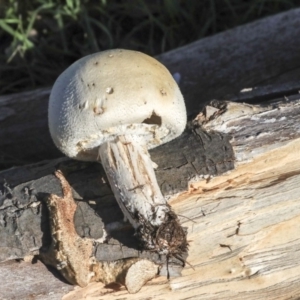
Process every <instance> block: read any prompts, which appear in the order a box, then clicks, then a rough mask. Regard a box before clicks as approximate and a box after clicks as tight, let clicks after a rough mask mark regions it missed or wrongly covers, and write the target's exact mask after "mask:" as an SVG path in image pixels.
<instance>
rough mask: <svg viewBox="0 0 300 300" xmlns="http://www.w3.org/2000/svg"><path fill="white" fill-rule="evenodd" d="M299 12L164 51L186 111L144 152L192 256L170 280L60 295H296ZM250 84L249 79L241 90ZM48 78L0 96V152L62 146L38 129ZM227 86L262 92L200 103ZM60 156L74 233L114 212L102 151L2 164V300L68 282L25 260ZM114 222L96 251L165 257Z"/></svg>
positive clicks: (40, 152) (42, 232) (106, 255)
mask: <svg viewBox="0 0 300 300" xmlns="http://www.w3.org/2000/svg"><path fill="white" fill-rule="evenodd" d="M299 15H300V10H299V9H298V10H294V11H290V12H287V13H284V14H280V15H278V16H274V17H271V18H267V19H264V20H261V21H258V22H255V23H253V24H249V25H246V26H243V27H239V28H236V29H234V30H230V31H228V32H225V33H222V34H219V35H217V36H215V37H212V38H207V39H203V40H202V41H199V42H196V43H194V44H191V45H189V46H186V47H183V48H181V49H178V50H174V51H171V52H169V53H166V54H163V55H162V56H160V59H161V61H162V62H163V63H165V64H166V65H167V67H168V68H170V70H171V72H172V73H175V72H179V73H180V74H181V88H182V90H183V93H184V95H185V98H186V100H187V106H188V111H189V113H190V114H192V113H193V114H194V116H195V117H196V118H195V120H194V121H193V122H190V123H189V125H188V127H187V129H186V131H185V132H184V134H183V135H182V136H181V137H180V138H178V139H176V140H174V141H172V142H170V143H168V144H166V145H164V146H161V147H159V148H157V149H154V150H153V151H151V153H150V155H151V158H152V160H153V161H154V162H155V163H157V164H158V166H159V168H158V169H157V170H156V176H157V179H158V183H159V185H160V187H161V190H162V193H163V195H164V196H165V197H167V198H169V199H170V201H169V203H170V205H171V206H172V208H173V209H174V210H175V211H176V213H178V214H179V215H180V216H181V222H182V224H183V226H186V227H187V230H188V240H189V241H190V251H189V257H188V259H187V260H188V262H189V263H190V264H191V265H193V267H194V269H192V268H191V267H190V266H186V267H185V268H184V269H183V272H182V274H183V276H182V277H178V278H172V279H171V280H170V281H167V280H166V279H165V278H164V277H158V278H156V279H154V280H152V281H151V282H150V283H149V284H148V285H146V286H145V287H144V288H142V290H141V291H140V292H139V293H138V294H136V295H129V294H128V292H127V291H126V290H125V289H124V287H121V286H119V285H110V286H105V287H104V286H103V284H101V283H92V284H90V285H88V286H87V287H86V288H83V289H76V290H75V291H74V292H72V293H71V294H69V295H67V296H65V298H64V299H67V300H68V299H72V300H73V299H85V297H86V299H99V297H101V296H104V295H105V297H106V298H105V299H119V298H122V299H142V298H149V296H150V297H152V299H170V298H172V299H186V298H197V297H198V298H199V297H201V299H223V298H224V299H228V298H231V299H241V298H243V299H297V298H298V297H300V288H299V274H300V265H299V262H300V255H299V253H300V251H299V250H300V240H299V238H298V232H299V229H300V228H299V224H300V219H299V216H300V198H299V195H300V155H299V154H300V150H299V149H300V127H299V125H298V124H299V123H300V120H299V119H300V99H299V95H298V90H299V88H300V86H299V85H298V82H296V79H297V78H299V77H297V74H298V73H299V62H300V59H299V51H298V49H299V46H300V45H299V43H300V42H299V38H298V28H299V22H300V21H299V20H300V18H299ZM290 41H293V43H291V42H290ZM287 45H288V46H287ZM220 49H222V51H221V50H220ZM191 66H192V67H191ZM295 78H296V79H295ZM246 87H251V88H252V89H250V90H249V91H243V92H242V93H238V91H240V90H241V89H243V88H246ZM49 91H50V90H49V89H48V90H39V91H35V92H30V93H25V94H22V95H11V96H6V97H1V98H0V106H1V114H0V128H1V130H0V148H1V155H2V157H3V159H6V160H7V159H8V158H12V159H14V160H15V159H16V158H17V159H18V160H19V162H24V160H27V161H28V160H29V161H30V160H32V161H37V160H41V159H45V158H54V157H57V156H58V155H60V154H59V153H58V152H57V150H56V149H55V148H54V146H53V144H52V142H51V141H50V137H49V134H48V130H47V120H46V109H47V99H48V95H49ZM295 91H296V93H294V94H293V92H295ZM226 94H233V95H232V97H231V99H234V100H236V101H241V100H243V101H244V100H247V101H249V102H251V103H260V102H261V103H262V104H260V105H258V106H251V105H248V104H238V103H232V102H225V103H224V102H218V101H214V102H212V103H210V104H209V105H208V106H206V108H205V109H204V111H203V113H200V114H198V115H197V116H196V114H195V112H198V111H199V110H198V108H199V107H200V106H202V105H203V103H204V102H205V101H207V100H210V99H212V98H223V99H224V98H225V99H226V97H227V96H226ZM278 95H280V96H282V97H281V98H280V99H277V100H275V101H272V102H268V103H264V101H265V100H270V99H274V96H276V97H277V96H278ZM283 96H286V97H283ZM276 97H275V98H276ZM21 98H22V100H20V99H21ZM20 128H21V129H20ZM20 145H22V146H20ZM56 169H61V170H62V171H63V173H64V174H65V175H66V178H67V180H68V182H69V183H70V185H71V187H72V191H73V197H74V199H75V200H76V202H77V205H78V206H77V210H76V212H75V217H74V222H75V227H76V231H77V233H78V234H79V235H80V236H81V237H89V238H94V239H101V238H103V231H102V229H103V227H104V226H105V225H106V224H108V223H111V222H114V221H120V220H121V219H122V213H121V211H120V209H119V208H118V206H117V204H116V202H115V200H114V198H113V196H112V193H111V190H110V187H109V185H108V183H107V179H106V176H105V174H104V171H103V169H102V167H101V165H100V164H90V163H82V162H75V161H71V160H69V159H66V158H61V159H55V160H52V161H44V162H39V163H37V164H32V165H26V166H23V167H17V168H12V169H9V170H6V171H2V172H1V173H0V183H1V184H2V187H0V191H1V194H0V246H1V248H0V249H1V250H0V261H1V262H2V263H1V264H0V282H2V283H4V284H2V287H3V288H1V289H0V299H32V298H34V299H61V297H62V295H63V294H65V293H66V292H67V291H69V290H70V289H71V287H70V286H69V285H68V284H66V283H64V282H62V281H61V278H60V279H57V278H56V277H55V276H58V275H57V273H55V272H54V274H56V275H55V276H54V275H52V274H49V273H48V272H46V269H45V267H44V266H43V265H42V264H41V263H40V262H37V263H36V264H33V265H31V264H30V263H29V262H28V261H32V260H35V259H34V255H37V254H39V253H40V252H41V251H45V250H46V249H47V248H48V246H49V245H50V241H51V236H50V231H49V215H48V211H47V209H46V206H45V202H44V199H45V198H46V197H48V196H49V195H50V194H56V195H58V196H61V195H62V193H61V186H60V183H59V182H58V180H57V178H56V177H55V176H54V175H53V173H54V171H55V170H56ZM116 224H118V223H116ZM121 228H123V229H125V230H124V231H118V230H117V231H113V233H112V239H111V240H110V241H109V243H108V244H101V243H97V244H96V247H95V256H96V258H97V259H98V260H99V261H113V260H116V259H124V258H128V257H139V258H147V259H150V260H152V261H154V262H155V263H163V262H164V261H165V260H164V258H162V257H158V256H157V255H156V256H155V255H153V254H152V253H148V252H141V251H140V249H139V248H138V245H137V243H136V240H135V238H134V237H133V235H132V233H133V231H132V229H130V227H129V228H127V229H126V228H124V226H123V227H122V226H121ZM16 259H17V260H18V261H19V262H12V261H11V260H16ZM20 259H21V260H22V259H24V260H25V262H22V261H21V262H20ZM22 286H23V288H19V287H22ZM49 286H50V288H49Z"/></svg>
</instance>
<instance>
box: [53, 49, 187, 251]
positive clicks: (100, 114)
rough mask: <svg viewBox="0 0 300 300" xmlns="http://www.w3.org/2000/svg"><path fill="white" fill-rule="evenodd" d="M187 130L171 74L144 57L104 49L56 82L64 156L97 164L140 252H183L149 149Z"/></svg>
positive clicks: (56, 129) (57, 137)
mask: <svg viewBox="0 0 300 300" xmlns="http://www.w3.org/2000/svg"><path fill="white" fill-rule="evenodd" d="M185 126H186V109H185V104H184V99H183V96H182V94H181V92H180V90H179V88H178V86H177V84H176V82H175V80H174V79H173V77H172V75H171V74H170V73H169V71H168V70H167V69H166V68H165V67H164V66H163V65H162V64H161V63H159V62H158V61H157V60H155V59H154V58H152V57H149V56H148V55H146V54H143V53H140V52H137V51H130V50H122V49H115V50H108V51H103V52H99V53H95V54H92V55H88V56H86V57H83V58H81V59H80V60H78V61H76V62H75V63H74V64H72V65H71V66H70V67H69V68H67V69H66V70H65V71H64V72H63V73H62V74H61V75H60V76H59V77H58V79H57V80H56V82H55V84H54V86H53V89H52V91H51V95H50V102H49V129H50V134H51V137H52V139H53V141H54V143H55V145H56V146H57V147H58V149H60V150H61V151H62V152H63V153H64V154H65V155H67V156H68V157H71V158H74V159H77V160H84V161H97V162H100V161H101V163H102V165H103V168H104V170H105V172H106V174H107V177H108V180H109V182H110V185H111V188H112V191H113V193H114V195H115V197H116V200H117V202H118V204H119V206H120V207H121V209H122V211H123V213H124V216H125V217H126V218H127V219H128V220H129V221H130V222H131V224H132V225H133V227H134V228H135V229H136V231H137V236H138V238H139V239H140V241H141V242H142V245H143V246H144V247H145V248H147V249H150V250H154V251H157V252H158V253H160V254H166V255H173V256H176V255H177V256H179V257H180V255H181V254H182V253H183V252H184V251H186V250H187V241H186V232H185V231H184V230H183V228H182V227H181V226H180V224H179V220H178V217H177V216H176V214H175V213H174V212H173V211H172V209H171V207H170V206H169V205H168V203H167V201H166V199H165V198H164V197H163V195H162V193H161V191H160V189H159V186H158V183H157V181H156V177H155V173H154V170H153V167H155V163H153V162H152V160H151V158H150V155H149V153H148V149H151V148H154V147H157V146H159V145H161V144H164V143H167V142H169V141H171V140H172V139H174V138H176V137H177V136H179V135H180V134H181V133H182V132H183V130H184V129H185Z"/></svg>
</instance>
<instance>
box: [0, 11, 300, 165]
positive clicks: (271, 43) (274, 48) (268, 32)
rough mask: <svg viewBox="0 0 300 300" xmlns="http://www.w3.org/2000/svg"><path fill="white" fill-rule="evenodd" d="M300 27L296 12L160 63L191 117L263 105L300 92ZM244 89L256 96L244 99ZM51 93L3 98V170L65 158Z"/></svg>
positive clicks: (202, 42) (203, 41)
mask: <svg viewBox="0 0 300 300" xmlns="http://www.w3.org/2000/svg"><path fill="white" fill-rule="evenodd" d="M299 27H300V9H295V10H290V11H287V12H285V13H282V14H278V15H275V16H272V17H269V18H265V19H262V20H259V21H256V22H253V23H251V24H247V25H244V26H240V27H237V28H235V29H232V30H228V31H225V32H223V33H220V34H217V35H215V36H212V37H208V38H205V39H201V40H199V41H197V42H194V43H192V44H189V45H187V46H184V47H181V48H178V49H175V50H173V51H170V52H167V53H164V54H162V55H159V56H158V57H157V59H158V60H160V61H161V62H162V63H163V64H165V65H166V67H167V68H168V69H169V70H170V72H171V73H172V74H174V73H179V74H180V78H181V79H180V83H179V85H180V88H181V90H182V93H183V95H184V98H185V102H186V106H187V111H188V114H189V115H193V114H195V113H197V112H198V111H200V110H201V108H202V107H203V105H204V103H205V102H207V101H210V100H212V99H219V100H227V99H231V100H242V101H247V102H249V101H256V102H257V101H265V100H270V99H274V98H276V97H280V96H283V95H285V96H289V95H290V94H293V93H295V92H296V91H298V90H299V81H298V79H297V78H299V75H300V52H299V48H300V40H299V38H298V35H299V31H298V28H299ZM58 75H59V74H58ZM244 88H253V91H252V92H250V93H241V92H240V91H241V90H243V89H244ZM49 93H50V88H44V89H39V90H36V91H32V92H26V93H20V94H14V95H7V96H2V97H0V128H1V130H0V157H1V160H0V161H1V165H0V168H1V169H4V168H8V167H10V166H12V165H21V164H29V163H33V162H38V161H41V160H44V159H53V158H57V157H60V156H61V154H60V153H59V151H58V150H57V149H56V148H55V146H54V145H53V143H52V141H51V138H50V135H49V132H48V125H47V107H48V98H49ZM20 145H22V146H20Z"/></svg>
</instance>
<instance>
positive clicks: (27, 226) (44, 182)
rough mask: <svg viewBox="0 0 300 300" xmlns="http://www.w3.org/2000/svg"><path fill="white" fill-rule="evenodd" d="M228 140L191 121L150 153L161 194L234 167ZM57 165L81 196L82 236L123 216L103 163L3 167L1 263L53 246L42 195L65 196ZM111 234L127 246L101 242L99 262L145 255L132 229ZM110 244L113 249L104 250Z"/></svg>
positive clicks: (78, 215) (78, 217)
mask: <svg viewBox="0 0 300 300" xmlns="http://www.w3.org/2000/svg"><path fill="white" fill-rule="evenodd" d="M229 139H230V137H229V136H227V135H223V134H219V133H214V132H212V133H210V134H208V133H205V132H203V131H202V130H201V129H200V128H199V126H193V125H190V128H187V129H186V131H185V132H184V134H183V135H182V136H181V137H179V138H177V139H176V140H174V141H172V142H170V143H168V144H165V145H162V146H161V147H158V148H156V149H153V150H152V151H150V154H151V157H152V159H153V161H155V162H156V163H157V164H158V165H159V167H158V169H157V170H156V175H157V179H158V183H159V185H160V187H161V190H162V193H163V195H164V196H165V197H170V196H172V195H174V194H176V193H179V192H182V191H184V190H186V189H187V186H188V181H189V180H190V179H192V178H194V177H196V176H199V175H203V176H204V175H212V176H215V175H219V174H222V173H223V172H226V171H228V170H230V169H232V168H233V165H234V155H233V151H232V148H231V146H230V143H229ZM219 149H223V151H219ZM55 169H60V170H61V171H62V172H63V173H64V174H65V176H66V178H67V180H68V181H69V183H70V185H71V186H72V188H73V191H74V198H75V199H76V200H78V209H77V212H76V215H75V224H76V230H77V232H78V234H79V235H80V236H86V237H91V238H95V239H99V238H101V237H102V228H103V223H105V224H108V223H111V222H116V221H120V220H122V217H123V216H122V214H121V211H120V209H119V207H118V205H117V203H116V202H115V200H114V198H113V194H112V192H111V190H110V187H109V185H108V181H107V179H106V176H105V173H104V171H103V169H102V166H101V165H100V164H97V163H86V162H78V161H73V160H69V159H58V160H54V161H50V162H44V163H39V164H34V165H28V166H24V167H18V168H12V169H9V170H7V171H2V172H0V183H1V184H2V187H1V188H0V190H2V195H1V198H0V220H1V222H0V226H1V231H0V244H1V247H2V248H1V251H0V260H1V261H5V260H8V259H17V258H23V257H25V256H26V255H33V254H38V253H39V249H40V248H41V247H42V248H47V246H49V244H50V242H51V238H50V234H49V226H48V213H47V209H46V207H45V204H44V199H45V197H47V196H49V194H51V193H53V194H57V195H61V187H60V184H59V182H58V180H57V179H56V178H55V176H54V175H53V172H54V170H55ZM125 233H126V231H125ZM113 234H114V235H116V236H113V237H115V238H118V239H119V241H121V242H122V243H123V244H124V246H123V247H121V248H120V246H119V245H117V246H115V247H113V246H111V247H108V246H107V245H102V246H98V247H102V248H103V249H104V250H103V251H100V250H97V252H96V257H97V258H98V259H99V260H116V259H120V258H125V257H128V256H141V257H143V254H142V253H140V252H138V250H137V249H138V245H137V242H136V240H135V239H134V238H132V236H133V231H132V230H131V231H128V234H127V235H126V234H124V232H114V233H113ZM112 243H115V240H114V239H112V240H110V244H112ZM126 246H128V247H129V248H128V247H126ZM107 248H110V249H111V251H110V252H108V251H105V249H107ZM112 249H113V250H112ZM126 251H127V252H128V253H127V252H126ZM105 255H107V256H105ZM151 256H153V255H151ZM156 260H157V258H156Z"/></svg>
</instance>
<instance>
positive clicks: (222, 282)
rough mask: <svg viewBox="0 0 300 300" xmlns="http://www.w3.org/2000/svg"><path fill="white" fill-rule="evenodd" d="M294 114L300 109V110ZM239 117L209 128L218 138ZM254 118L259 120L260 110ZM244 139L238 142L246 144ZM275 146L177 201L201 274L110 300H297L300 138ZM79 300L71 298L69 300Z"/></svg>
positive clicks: (90, 293) (111, 295) (188, 273)
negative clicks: (221, 127) (218, 132)
mask: <svg viewBox="0 0 300 300" xmlns="http://www.w3.org/2000/svg"><path fill="white" fill-rule="evenodd" d="M296 103H298V102H296ZM289 105H291V104H289ZM227 107H228V106H227ZM229 107H231V108H232V107H233V106H231V105H229ZM247 107H248V108H250V107H249V106H246V107H244V109H245V110H246V109H247ZM239 108H241V106H239ZM294 108H296V109H299V103H298V104H297V105H296V107H294ZM236 113H237V110H233V111H232V114H231V111H230V109H228V110H227V111H226V112H224V114H223V115H222V114H221V115H220V116H219V117H218V116H216V117H215V118H214V119H213V120H211V122H210V121H209V122H208V123H207V124H206V126H209V124H210V129H211V130H212V128H213V125H212V124H213V123H214V122H215V123H218V118H220V119H222V118H223V119H224V118H227V119H230V115H231V116H236ZM226 114H227V116H226ZM252 114H253V115H256V116H257V111H256V109H255V108H253V107H252ZM265 114H266V111H264V113H263V114H262V116H265ZM247 115H248V116H250V115H251V113H249V111H248V114H247ZM234 119H235V118H234ZM235 120H236V119H235ZM221 123H222V122H221ZM263 123H265V119H264V118H262V120H261V121H260V120H257V119H256V126H259V124H260V125H262V124H263ZM239 124H240V125H241V124H243V122H242V120H240V123H239ZM244 129H245V130H244V132H247V128H244ZM241 131H243V127H242V126H241ZM253 132H254V133H255V128H254V130H253ZM277 132H278V131H277ZM297 132H298V133H299V129H297ZM275 133H276V131H274V134H275ZM240 135H242V134H241V132H240V134H237V139H235V135H234V136H233V140H234V141H236V142H242V141H244V142H245V143H247V139H245V136H243V135H242V137H240V138H238V136H240ZM268 140H269V139H267V141H268ZM270 141H272V143H273V145H275V144H277V145H278V147H273V149H271V148H270V147H269V146H270V144H267V145H266V152H265V153H262V152H261V151H260V152H259V153H255V151H254V153H255V154H254V155H253V156H252V157H251V158H250V160H244V161H242V160H240V161H239V162H237V164H236V168H235V169H234V170H232V171H229V172H227V173H226V174H223V175H222V176H218V177H214V178H211V179H210V180H196V181H194V182H191V183H190V184H189V190H188V191H186V192H183V193H180V194H179V195H177V196H176V197H173V198H172V199H171V200H170V204H171V205H172V207H173V208H174V209H175V210H176V211H177V212H178V214H181V215H183V216H185V217H186V218H187V219H185V221H184V219H183V225H184V226H187V227H188V232H189V235H188V239H189V240H190V241H191V243H190V244H191V245H190V251H189V257H188V261H189V263H190V264H191V265H193V267H194V269H192V268H191V267H189V266H187V267H186V268H185V269H184V270H183V272H182V273H183V276H182V277H178V278H173V279H171V280H170V281H169V282H168V281H165V280H164V278H161V277H160V278H157V279H156V280H153V281H151V282H150V283H149V284H148V285H147V286H145V287H144V288H142V290H141V291H140V293H139V294H136V295H129V294H127V293H126V292H125V290H120V291H106V292H107V293H108V294H107V295H106V299H118V298H122V299H143V297H144V298H145V299H146V298H147V297H148V296H149V295H151V299H170V298H172V299H199V298H201V299H228V298H230V299H298V298H299V297H300V288H299V280H300V265H299V259H300V251H299V250H300V239H299V237H298V235H299V234H298V233H299V229H300V228H299V221H300V196H299V195H300V155H299V154H300V150H299V149H300V137H299V136H297V137H295V135H294V136H293V138H291V139H289V140H288V141H286V142H285V143H284V144H283V143H281V141H280V139H277V141H276V139H270ZM237 145H239V146H240V143H237ZM256 145H259V144H256ZM260 147H263V146H262V145H260ZM234 149H237V148H235V147H234ZM96 287H97V288H98V289H100V290H101V291H102V292H104V291H105V289H101V287H102V286H101V284H98V286H97V285H91V286H88V287H87V288H86V289H82V290H76V293H77V295H84V296H85V297H86V298H85V299H91V300H92V299H97V298H96V293H95V290H96ZM102 288H103V287H102ZM73 296H74V293H70V294H69V295H67V296H65V297H64V299H65V300H67V299H72V297H73Z"/></svg>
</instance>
